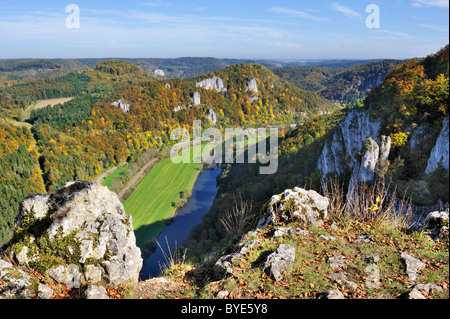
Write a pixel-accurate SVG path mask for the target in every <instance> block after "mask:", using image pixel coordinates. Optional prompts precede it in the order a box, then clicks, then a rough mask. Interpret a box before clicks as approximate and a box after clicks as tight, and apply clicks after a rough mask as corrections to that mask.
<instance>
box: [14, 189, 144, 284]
mask: <svg viewBox="0 0 450 319" xmlns="http://www.w3.org/2000/svg"><path fill="white" fill-rule="evenodd" d="M15 227H16V232H15V235H14V237H13V239H12V240H11V242H10V243H9V244H8V245H7V247H6V249H5V252H6V253H5V255H6V258H7V259H8V260H12V261H14V262H16V263H17V264H18V265H19V266H20V267H26V268H31V269H34V270H37V271H39V272H40V273H41V274H43V275H44V276H48V277H50V278H52V279H53V280H54V281H56V282H57V283H60V284H64V285H66V286H67V287H69V288H80V286H81V284H82V283H83V282H84V283H85V284H86V283H87V284H95V285H99V286H103V287H109V286H118V285H121V284H133V283H135V282H137V281H138V277H139V271H140V269H141V268H142V263H143V261H142V257H141V251H140V249H139V248H138V247H137V246H136V238H135V235H134V231H133V226H132V219H131V216H129V215H127V214H126V213H125V210H124V208H123V205H122V203H121V202H120V200H119V198H118V197H117V195H116V194H115V193H113V192H111V191H109V190H108V188H107V187H105V186H101V185H99V184H97V183H95V182H81V181H78V182H72V183H69V184H67V185H66V187H64V188H62V189H60V190H58V191H56V192H55V193H54V194H52V195H33V196H30V197H27V198H25V199H24V200H23V201H22V203H21V205H20V211H19V214H18V216H17V218H16V221H15ZM5 265H6V264H5ZM5 267H7V266H5ZM25 286H26V285H25Z"/></svg>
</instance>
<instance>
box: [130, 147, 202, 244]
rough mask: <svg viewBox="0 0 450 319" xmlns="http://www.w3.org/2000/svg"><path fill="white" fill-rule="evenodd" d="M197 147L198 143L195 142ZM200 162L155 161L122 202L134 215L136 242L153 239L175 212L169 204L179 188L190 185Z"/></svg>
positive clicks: (175, 198)
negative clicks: (156, 162) (153, 165)
mask: <svg viewBox="0 0 450 319" xmlns="http://www.w3.org/2000/svg"><path fill="white" fill-rule="evenodd" d="M196 147H199V146H196ZM200 165H201V164H185V163H181V164H174V163H173V162H172V160H171V159H170V158H169V159H166V160H164V161H162V162H160V163H158V164H157V165H156V166H155V167H154V168H153V169H152V170H151V171H150V173H149V174H148V175H147V176H146V177H145V179H144V180H143V181H142V182H141V183H140V184H139V186H138V187H137V188H136V190H135V191H134V192H133V194H132V195H131V196H130V197H129V198H128V199H127V200H126V201H125V202H124V208H125V211H126V213H127V214H129V215H131V216H132V217H133V228H134V230H135V233H136V240H137V245H138V246H139V247H141V248H142V247H143V245H145V243H146V242H148V241H151V240H152V239H156V238H157V237H158V235H159V234H160V233H161V231H162V230H163V229H164V223H165V221H166V220H167V219H170V218H172V217H173V216H174V214H175V211H176V209H175V207H174V206H173V205H172V203H173V202H175V201H176V200H177V199H178V198H179V197H180V192H182V191H184V190H186V189H190V190H191V189H192V187H193V186H194V183H195V181H196V180H197V176H198V174H199V172H200Z"/></svg>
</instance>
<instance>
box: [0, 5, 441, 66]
mask: <svg viewBox="0 0 450 319" xmlns="http://www.w3.org/2000/svg"><path fill="white" fill-rule="evenodd" d="M71 5H72V6H71ZM374 5H375V6H374ZM74 8H75V9H74ZM374 8H375V9H376V10H375V9H374ZM66 10H67V12H66ZM366 11H367V12H366ZM78 22H79V23H78ZM448 39H449V0H330V1H327V0H316V1H299V0H279V1H269V0H227V1H211V0H208V1H206V0H195V1H186V0H184V1H182V0H128V1H123V0H121V1H115V0H90V1H86V0H69V1H64V0H52V1H39V0H34V1H31V0H0V59H10V58H105V57H116V58H119V57H124V58H177V57H187V56H195V57H216V58H248V59H279V60H304V59H305V60H306V59H384V58H393V59H404V58H413V57H423V56H426V55H428V54H430V53H434V52H436V51H437V50H439V49H440V48H441V47H443V46H445V45H446V44H448V42H449V40H448Z"/></svg>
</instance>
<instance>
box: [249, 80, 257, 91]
mask: <svg viewBox="0 0 450 319" xmlns="http://www.w3.org/2000/svg"><path fill="white" fill-rule="evenodd" d="M246 91H251V92H253V93H258V84H257V83H256V80H255V79H248V81H247V90H246Z"/></svg>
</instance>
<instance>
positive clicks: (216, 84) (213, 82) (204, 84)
mask: <svg viewBox="0 0 450 319" xmlns="http://www.w3.org/2000/svg"><path fill="white" fill-rule="evenodd" d="M196 87H201V88H204V89H206V90H217V91H219V92H226V91H227V89H226V88H225V87H224V85H223V80H222V79H221V78H219V77H217V76H215V77H213V78H209V79H206V80H203V81H201V82H198V83H197V84H196Z"/></svg>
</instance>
